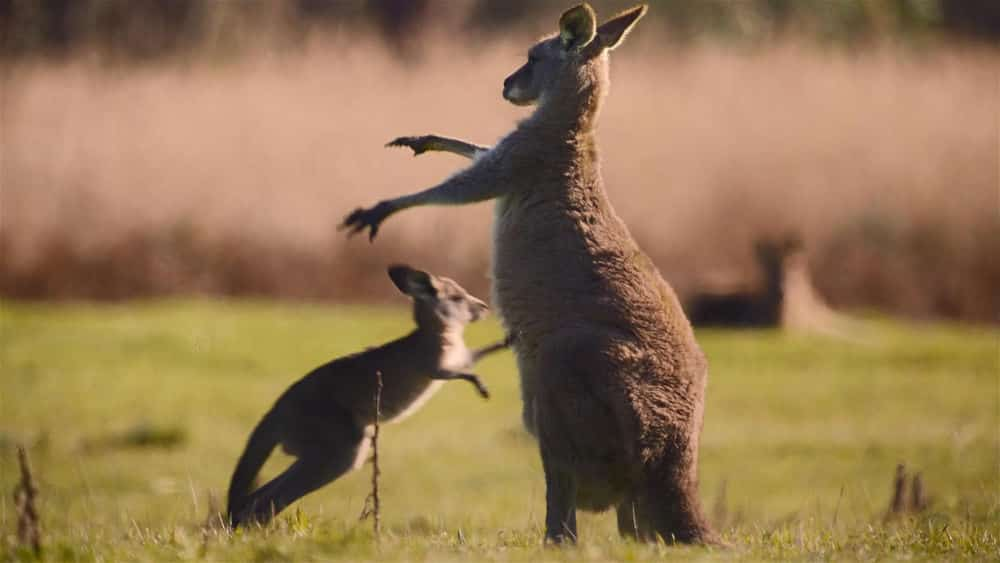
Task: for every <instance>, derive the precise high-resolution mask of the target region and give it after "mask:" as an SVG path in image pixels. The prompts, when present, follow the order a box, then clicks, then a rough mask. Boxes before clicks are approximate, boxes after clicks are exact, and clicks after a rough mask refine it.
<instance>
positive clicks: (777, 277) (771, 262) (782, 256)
mask: <svg viewBox="0 0 1000 563" xmlns="http://www.w3.org/2000/svg"><path fill="white" fill-rule="evenodd" d="M802 250H803V248H802V240H801V239H800V238H799V237H798V235H797V234H794V233H790V234H787V235H785V236H783V237H781V238H777V239H764V240H760V241H757V243H755V244H754V252H755V254H756V255H757V263H758V264H760V267H761V269H762V270H763V271H764V276H765V278H766V279H767V280H768V283H769V284H771V285H775V284H776V285H781V283H782V282H783V279H784V276H785V271H786V270H787V269H788V266H789V263H790V262H791V261H793V260H796V259H797V258H798V257H799V256H800V255H801V254H802Z"/></svg>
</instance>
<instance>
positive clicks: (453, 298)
mask: <svg viewBox="0 0 1000 563" xmlns="http://www.w3.org/2000/svg"><path fill="white" fill-rule="evenodd" d="M451 301H452V303H461V302H462V301H464V299H462V296H461V295H452V296H451Z"/></svg>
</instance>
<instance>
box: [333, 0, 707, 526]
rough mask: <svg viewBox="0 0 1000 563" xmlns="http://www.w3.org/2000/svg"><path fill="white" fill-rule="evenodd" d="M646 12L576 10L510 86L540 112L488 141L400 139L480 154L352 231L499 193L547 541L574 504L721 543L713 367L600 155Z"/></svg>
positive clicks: (501, 268)
mask: <svg viewBox="0 0 1000 563" xmlns="http://www.w3.org/2000/svg"><path fill="white" fill-rule="evenodd" d="M645 12H646V7H645V6H637V7H635V8H632V9H630V10H627V11H625V12H623V13H621V14H619V15H618V16H615V17H614V18H612V19H611V20H609V21H607V22H605V23H604V24H602V25H600V26H597V24H596V18H595V14H594V11H593V10H592V9H591V8H590V7H589V6H588V5H586V4H581V5H579V6H576V7H574V8H572V9H570V10H568V11H567V12H566V13H564V14H563V15H562V17H561V18H560V20H559V34H558V35H555V36H552V37H550V38H547V39H544V40H542V41H540V42H539V43H538V44H536V45H535V46H533V47H532V48H531V49H530V51H529V52H528V61H527V63H526V64H525V65H524V66H522V67H521V68H520V69H518V70H517V71H516V72H514V74H512V75H511V76H510V77H508V78H507V79H506V80H505V81H504V88H503V96H504V98H506V99H507V100H508V101H510V102H512V103H514V104H517V105H530V104H536V105H537V108H536V109H535V110H534V113H533V114H532V115H531V116H530V117H528V118H527V119H525V120H524V121H522V122H520V123H519V124H518V126H517V128H516V129H515V130H514V131H512V132H511V133H510V134H508V135H507V136H506V137H504V138H503V139H501V140H500V141H499V142H498V143H497V145H496V146H494V147H492V148H489V149H486V148H484V147H478V146H476V145H473V144H471V143H465V142H463V141H456V140H454V139H442V138H441V137H429V138H427V137H417V138H402V139H398V140H397V142H396V144H397V145H404V146H411V148H413V149H414V151H415V152H418V153H419V152H422V151H421V149H423V150H451V151H452V152H457V153H459V154H464V155H466V156H472V157H474V162H473V164H472V165H471V166H470V167H469V168H467V169H465V170H463V171H461V172H459V173H458V174H456V175H454V176H452V177H451V178H449V179H447V180H445V181H444V182H443V183H441V184H439V185H437V186H435V187H433V188H430V189H427V190H425V191H422V192H419V193H416V194H413V195H408V196H403V197H399V198H396V199H392V200H387V201H382V202H380V203H378V204H377V205H376V206H374V207H373V208H370V209H358V210H356V211H354V212H353V213H351V214H350V215H349V216H348V217H347V218H346V219H345V220H344V223H343V225H342V227H343V228H347V229H349V230H350V233H351V234H353V233H357V232H359V231H362V230H364V229H366V228H367V229H370V235H369V236H370V238H372V239H374V237H375V235H376V233H377V232H378V228H379V226H380V224H381V223H382V221H384V220H385V219H386V218H387V217H388V216H389V215H391V214H393V213H396V212H398V211H401V210H403V209H406V208H409V207H413V206H418V205H428V204H463V203H471V202H477V201H484V200H489V199H496V200H497V203H496V215H495V222H494V232H493V242H494V245H493V246H494V256H493V292H494V298H495V299H494V302H495V303H496V304H497V305H498V306H499V309H500V312H501V316H502V319H503V322H504V324H505V326H506V328H507V331H508V334H511V335H512V336H513V337H514V339H515V340H514V343H513V346H514V349H515V351H516V354H517V361H518V368H519V371H520V375H521V392H522V400H523V403H524V411H523V416H524V423H525V425H526V427H527V428H528V430H529V431H530V432H532V433H533V434H534V435H535V436H536V437H537V438H538V441H539V449H540V452H541V458H542V465H543V468H544V471H545V483H546V517H545V528H546V531H545V534H546V538H547V539H548V540H549V541H553V542H556V543H559V542H562V541H564V540H567V539H568V540H571V541H575V539H576V536H577V529H576V509H577V508H580V509H586V510H606V509H607V508H610V507H612V506H614V507H616V508H617V512H618V529H619V532H620V533H622V534H623V535H626V536H633V537H637V538H640V539H642V540H650V541H655V539H656V536H657V535H659V536H662V537H663V539H664V540H665V541H668V542H670V541H678V542H714V541H716V536H715V534H714V532H713V531H712V530H711V528H710V526H709V525H708V523H707V521H706V519H705V517H704V515H703V512H702V509H701V505H700V502H699V499H698V442H699V435H700V433H701V426H702V415H703V411H704V394H705V385H706V380H707V363H706V361H705V357H704V355H703V354H702V352H701V350H700V348H699V347H698V344H697V342H696V341H695V338H694V333H693V332H692V330H691V326H690V324H689V323H688V321H687V319H686V318H685V316H684V313H683V311H682V310H681V307H680V305H679V303H678V301H677V297H676V296H675V294H674V292H673V290H672V289H671V288H670V286H669V285H667V283H666V282H665V281H664V280H663V278H662V277H661V276H660V274H659V272H658V271H657V269H656V267H655V266H654V265H653V263H652V261H650V259H649V258H648V257H647V256H646V255H645V254H643V252H642V251H641V250H640V249H639V247H638V245H637V244H636V242H635V240H633V238H632V236H631V235H630V234H629V231H628V228H627V227H626V226H625V223H623V222H622V220H621V219H620V218H619V217H618V215H617V214H615V211H614V209H613V208H612V206H611V203H610V202H609V201H608V197H607V194H606V193H605V191H604V186H603V182H602V180H601V174H600V164H599V161H598V154H597V142H596V138H595V125H596V122H597V117H598V114H599V113H600V108H601V104H602V101H603V99H604V96H605V95H606V93H607V89H608V52H609V51H611V50H612V49H614V48H615V47H617V46H618V45H619V44H620V43H621V42H622V40H623V39H624V38H625V36H626V34H627V33H628V32H629V30H630V29H631V28H632V27H633V26H634V25H635V23H636V22H637V21H638V20H639V18H640V17H642V15H643V14H644V13H645ZM424 139H430V140H431V141H432V142H431V143H430V144H427V142H426V141H424ZM442 140H444V141H445V142H444V143H442V142H441V141H442ZM414 145H416V146H414ZM449 147H450V148H449Z"/></svg>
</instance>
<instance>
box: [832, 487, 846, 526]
mask: <svg viewBox="0 0 1000 563" xmlns="http://www.w3.org/2000/svg"><path fill="white" fill-rule="evenodd" d="M842 500H844V485H841V486H840V496H838V497H837V506H836V507H834V509H833V526H834V527H836V526H837V516H839V515H840V501H842Z"/></svg>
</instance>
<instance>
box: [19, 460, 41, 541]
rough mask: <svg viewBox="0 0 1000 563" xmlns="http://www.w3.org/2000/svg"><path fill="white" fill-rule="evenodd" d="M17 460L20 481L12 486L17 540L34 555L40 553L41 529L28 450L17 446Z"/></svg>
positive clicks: (36, 490) (35, 487)
mask: <svg viewBox="0 0 1000 563" xmlns="http://www.w3.org/2000/svg"><path fill="white" fill-rule="evenodd" d="M17 461H18V463H19V464H20V466H21V482H20V483H18V484H17V486H15V487H14V507H15V508H16V510H17V541H18V543H20V544H21V545H22V546H29V547H30V548H31V551H33V552H34V554H35V557H41V555H42V531H41V528H40V526H39V522H38V505H37V500H38V486H37V485H36V484H35V478H34V476H33V475H32V474H31V466H30V465H29V464H28V452H27V451H26V450H25V449H24V446H18V447H17Z"/></svg>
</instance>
